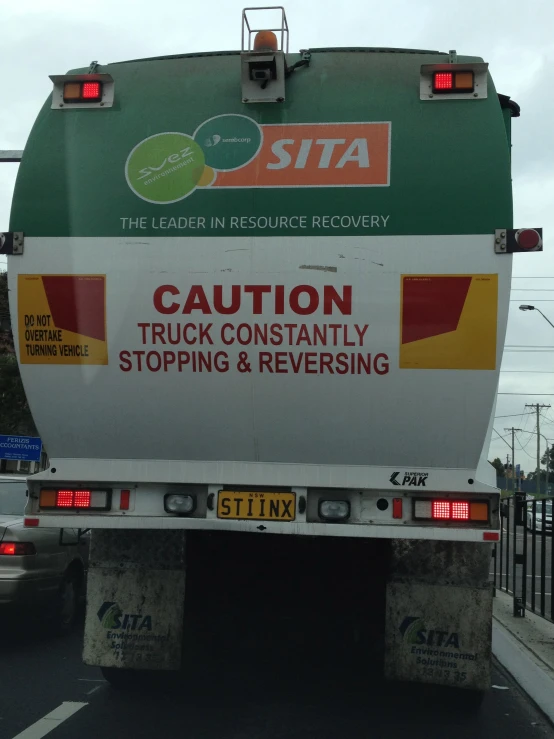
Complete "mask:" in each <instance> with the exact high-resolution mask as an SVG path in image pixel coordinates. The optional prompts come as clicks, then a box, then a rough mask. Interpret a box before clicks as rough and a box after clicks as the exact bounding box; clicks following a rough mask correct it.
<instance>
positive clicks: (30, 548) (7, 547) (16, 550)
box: [0, 541, 37, 557]
mask: <svg viewBox="0 0 554 739" xmlns="http://www.w3.org/2000/svg"><path fill="white" fill-rule="evenodd" d="M36 553H37V550H36V549H35V545H34V544H33V543H32V542H30V541H3V542H1V543H0V555H2V554H5V555H11V556H16V557H21V556H23V555H26V554H36Z"/></svg>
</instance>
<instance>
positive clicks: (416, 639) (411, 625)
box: [400, 616, 460, 649]
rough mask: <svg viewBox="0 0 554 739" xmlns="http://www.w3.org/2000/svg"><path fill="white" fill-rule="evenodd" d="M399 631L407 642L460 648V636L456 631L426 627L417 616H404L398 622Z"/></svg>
mask: <svg viewBox="0 0 554 739" xmlns="http://www.w3.org/2000/svg"><path fill="white" fill-rule="evenodd" d="M400 633H401V634H402V638H403V639H404V641H405V642H406V643H407V644H421V645H423V644H425V645H426V646H428V647H454V648H455V649H459V648H460V636H459V634H458V633H457V632H455V631H450V630H449V629H428V628H427V626H426V625H425V622H424V621H423V619H422V618H420V617H419V616H406V618H405V619H404V620H403V621H402V623H401V624H400Z"/></svg>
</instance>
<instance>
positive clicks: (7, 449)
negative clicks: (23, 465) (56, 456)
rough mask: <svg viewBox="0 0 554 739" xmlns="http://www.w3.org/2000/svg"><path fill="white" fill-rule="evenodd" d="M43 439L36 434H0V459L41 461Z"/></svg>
mask: <svg viewBox="0 0 554 739" xmlns="http://www.w3.org/2000/svg"><path fill="white" fill-rule="evenodd" d="M41 452H42V441H41V440H40V439H39V438H38V437H35V436H2V435H0V459H17V460H21V461H24V462H40V455H41Z"/></svg>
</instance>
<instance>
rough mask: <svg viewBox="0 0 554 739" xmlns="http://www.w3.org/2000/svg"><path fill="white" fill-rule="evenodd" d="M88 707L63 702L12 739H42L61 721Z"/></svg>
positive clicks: (71, 702)
mask: <svg viewBox="0 0 554 739" xmlns="http://www.w3.org/2000/svg"><path fill="white" fill-rule="evenodd" d="M85 706H88V703H78V702H76V701H75V702H74V701H64V703H62V704H61V706H58V707H57V708H55V709H54V710H53V711H51V712H50V713H48V714H46V716H44V718H41V719H39V720H38V721H37V722H36V723H34V724H31V726H28V727H27V728H26V729H24V730H23V731H22V732H21V733H20V734H17V736H14V737H13V739H42V737H43V736H46V734H49V733H50V732H51V731H53V730H54V729H56V728H57V727H58V726H59V725H60V724H61V723H62V722H63V721H65V720H66V719H68V718H70V717H71V716H73V714H74V713H77V711H79V710H81V708H84V707H85Z"/></svg>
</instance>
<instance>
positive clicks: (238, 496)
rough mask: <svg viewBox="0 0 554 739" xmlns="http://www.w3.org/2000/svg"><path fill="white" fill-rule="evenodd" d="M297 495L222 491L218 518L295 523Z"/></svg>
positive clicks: (218, 506)
mask: <svg viewBox="0 0 554 739" xmlns="http://www.w3.org/2000/svg"><path fill="white" fill-rule="evenodd" d="M295 508H296V494H295V493H251V492H244V493H243V492H237V491H231V490H220V491H219V495H218V498H217V517H218V518H235V519H238V518H240V519H245V520H248V519H251V520H252V521H294V518H295Z"/></svg>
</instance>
